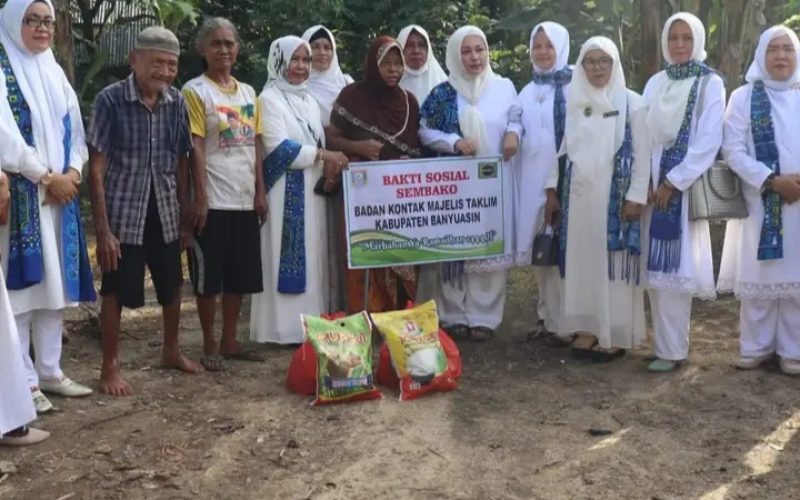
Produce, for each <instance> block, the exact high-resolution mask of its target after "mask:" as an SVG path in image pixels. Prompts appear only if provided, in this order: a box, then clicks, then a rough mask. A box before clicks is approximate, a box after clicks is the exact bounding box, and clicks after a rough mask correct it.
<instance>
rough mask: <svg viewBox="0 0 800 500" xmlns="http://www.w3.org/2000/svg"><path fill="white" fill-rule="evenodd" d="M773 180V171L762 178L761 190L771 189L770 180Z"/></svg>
mask: <svg viewBox="0 0 800 500" xmlns="http://www.w3.org/2000/svg"><path fill="white" fill-rule="evenodd" d="M774 180H775V172H773V173H771V174H769V175H768V176H767V178H766V179H764V184H762V185H761V192H762V193H763V192H764V191H771V190H772V182H773V181H774Z"/></svg>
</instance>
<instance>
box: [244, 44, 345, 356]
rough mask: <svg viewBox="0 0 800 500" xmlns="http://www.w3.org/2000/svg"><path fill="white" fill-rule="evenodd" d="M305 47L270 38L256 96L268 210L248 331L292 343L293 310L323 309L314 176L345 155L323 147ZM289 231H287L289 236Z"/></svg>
mask: <svg viewBox="0 0 800 500" xmlns="http://www.w3.org/2000/svg"><path fill="white" fill-rule="evenodd" d="M310 59H311V47H309V45H308V43H307V42H306V41H304V40H303V39H301V38H298V37H296V36H285V37H282V38H279V39H277V40H275V41H274V42H272V45H271V46H270V50H269V61H268V70H269V79H268V80H267V84H266V85H265V86H264V90H263V92H262V93H261V96H260V97H259V99H258V105H259V109H260V110H261V112H260V113H259V120H261V130H262V131H263V132H262V134H261V136H260V137H261V140H262V141H263V144H262V146H263V151H264V154H265V155H266V157H265V158H264V159H263V168H264V184H265V187H266V189H267V192H268V195H269V196H268V202H269V214H270V216H269V218H267V221H266V223H265V224H264V226H263V227H262V228H261V261H262V262H263V266H262V278H263V284H264V291H263V292H262V293H260V294H256V295H253V297H252V305H251V308H250V338H251V339H252V340H254V341H257V342H274V343H278V344H299V343H301V342H302V341H303V330H302V328H301V327H300V322H299V321H298V318H299V317H300V314H301V313H303V314H312V315H320V314H322V313H325V312H328V260H327V259H328V247H327V244H326V243H325V242H326V241H327V239H326V223H325V212H326V204H325V198H324V197H322V196H320V195H318V194H315V192H314V191H315V190H314V187H315V185H316V183H317V181H319V180H320V178H321V177H324V179H325V181H324V183H325V185H326V186H328V187H330V186H332V185H333V184H334V182H335V180H336V179H337V178H338V175H339V172H340V171H341V170H342V169H343V168H344V167H346V166H347V158H346V157H345V156H344V155H343V154H341V153H337V152H332V151H327V150H325V149H324V147H325V133H324V130H323V127H322V120H321V119H320V114H319V107H318V106H317V105H316V103H315V101H314V98H313V97H312V96H311V94H310V93H309V91H308V76H309V63H310ZM290 235H291V237H290Z"/></svg>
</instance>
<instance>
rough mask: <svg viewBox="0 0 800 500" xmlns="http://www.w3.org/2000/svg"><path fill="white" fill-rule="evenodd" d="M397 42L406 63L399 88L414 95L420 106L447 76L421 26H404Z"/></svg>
mask: <svg viewBox="0 0 800 500" xmlns="http://www.w3.org/2000/svg"><path fill="white" fill-rule="evenodd" d="M397 41H398V42H399V43H400V46H401V47H403V56H404V61H405V63H406V70H405V71H404V72H403V78H401V79H400V87H402V88H404V89H406V90H408V91H409V92H411V93H412V94H414V97H416V98H417V102H418V103H419V105H420V106H422V103H424V102H425V98H427V97H428V94H430V93H431V90H433V87H435V86H437V85H439V84H440V83H442V82H443V81H445V80H447V74H445V72H444V70H443V69H442V67H441V66H440V65H439V61H437V60H436V56H434V55H433V49H432V48H431V38H430V36H428V32H427V31H425V29H424V28H423V27H422V26H418V25H416V24H412V25H410V26H406V27H405V28H403V29H402V30H401V31H400V34H399V35H397Z"/></svg>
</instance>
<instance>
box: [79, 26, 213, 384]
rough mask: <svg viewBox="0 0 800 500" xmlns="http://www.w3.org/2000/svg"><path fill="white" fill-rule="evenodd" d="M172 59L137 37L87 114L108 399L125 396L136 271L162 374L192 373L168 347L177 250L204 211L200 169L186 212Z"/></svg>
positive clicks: (176, 296) (153, 32) (175, 324)
mask: <svg viewBox="0 0 800 500" xmlns="http://www.w3.org/2000/svg"><path fill="white" fill-rule="evenodd" d="M179 55H180V44H179V43H178V39H177V38H176V37H175V35H174V34H173V33H172V32H171V31H169V30H167V29H165V28H162V27H150V28H147V29H145V30H143V31H142V32H141V33H139V35H138V37H137V39H136V45H135V48H134V50H133V52H132V53H131V56H130V61H131V66H132V68H133V72H132V73H131V75H130V76H129V77H128V78H126V79H125V80H122V81H120V82H117V83H115V84H112V85H109V86H108V87H106V88H105V89H103V90H102V91H101V92H100V94H99V95H98V96H97V99H96V101H95V104H94V110H93V113H92V121H91V125H90V130H89V137H88V143H89V145H90V146H91V149H92V151H91V153H92V154H91V162H90V172H91V173H90V181H91V199H92V209H93V212H94V220H95V228H96V233H97V257H98V261H99V264H100V267H101V268H102V270H103V283H102V287H101V290H100V295H101V296H102V297H103V303H102V307H101V311H100V329H101V336H102V345H103V367H102V370H101V374H100V383H101V388H102V390H103V391H104V392H106V393H107V394H111V395H114V396H125V395H129V394H131V393H132V389H131V386H130V385H129V384H128V383H127V382H126V381H125V380H124V379H123V378H122V377H121V374H120V360H119V333H120V316H121V312H122V308H123V307H127V308H131V309H133V308H137V307H141V306H142V305H144V277H145V274H144V269H145V265H147V267H148V268H149V269H150V275H151V276H152V280H153V285H154V287H155V290H156V296H157V299H158V303H159V304H160V305H161V306H162V311H163V323H164V347H163V364H164V366H166V367H169V368H175V369H178V370H181V371H184V372H186V373H197V372H199V371H200V370H201V367H200V365H198V364H197V363H195V362H194V361H192V360H190V359H188V358H186V357H185V356H183V354H181V351H180V347H179V342H178V331H179V322H180V310H181V293H180V290H181V284H182V282H183V273H182V269H181V257H180V255H181V243H182V241H184V242H186V241H188V237H187V234H186V233H187V232H190V231H191V230H194V231H196V232H199V231H201V230H202V228H203V226H204V224H205V216H206V213H207V211H208V208H207V207H208V203H207V198H206V188H205V179H206V175H205V171H204V165H202V162H198V161H192V169H193V170H194V171H193V175H192V179H193V182H194V186H193V187H194V201H193V202H192V203H191V205H190V203H189V190H188V169H189V153H190V152H191V147H192V146H191V137H190V132H189V117H188V110H187V107H186V103H185V102H184V100H183V97H182V95H181V93H180V91H179V90H178V89H176V88H175V87H173V86H172V82H173V81H174V80H175V76H176V75H177V72H178V57H179ZM181 221H183V222H184V224H183V227H181ZM181 236H183V238H182V237H181Z"/></svg>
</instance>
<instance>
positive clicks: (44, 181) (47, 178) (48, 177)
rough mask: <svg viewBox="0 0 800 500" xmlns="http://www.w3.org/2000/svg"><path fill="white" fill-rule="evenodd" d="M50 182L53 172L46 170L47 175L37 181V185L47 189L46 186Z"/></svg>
mask: <svg viewBox="0 0 800 500" xmlns="http://www.w3.org/2000/svg"><path fill="white" fill-rule="evenodd" d="M51 182H53V171H52V170H48V171H47V173H46V174H44V175H43V176H42V177H41V178H40V179H39V184H41V185H42V186H44V187H47V186H49V185H50V183H51Z"/></svg>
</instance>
